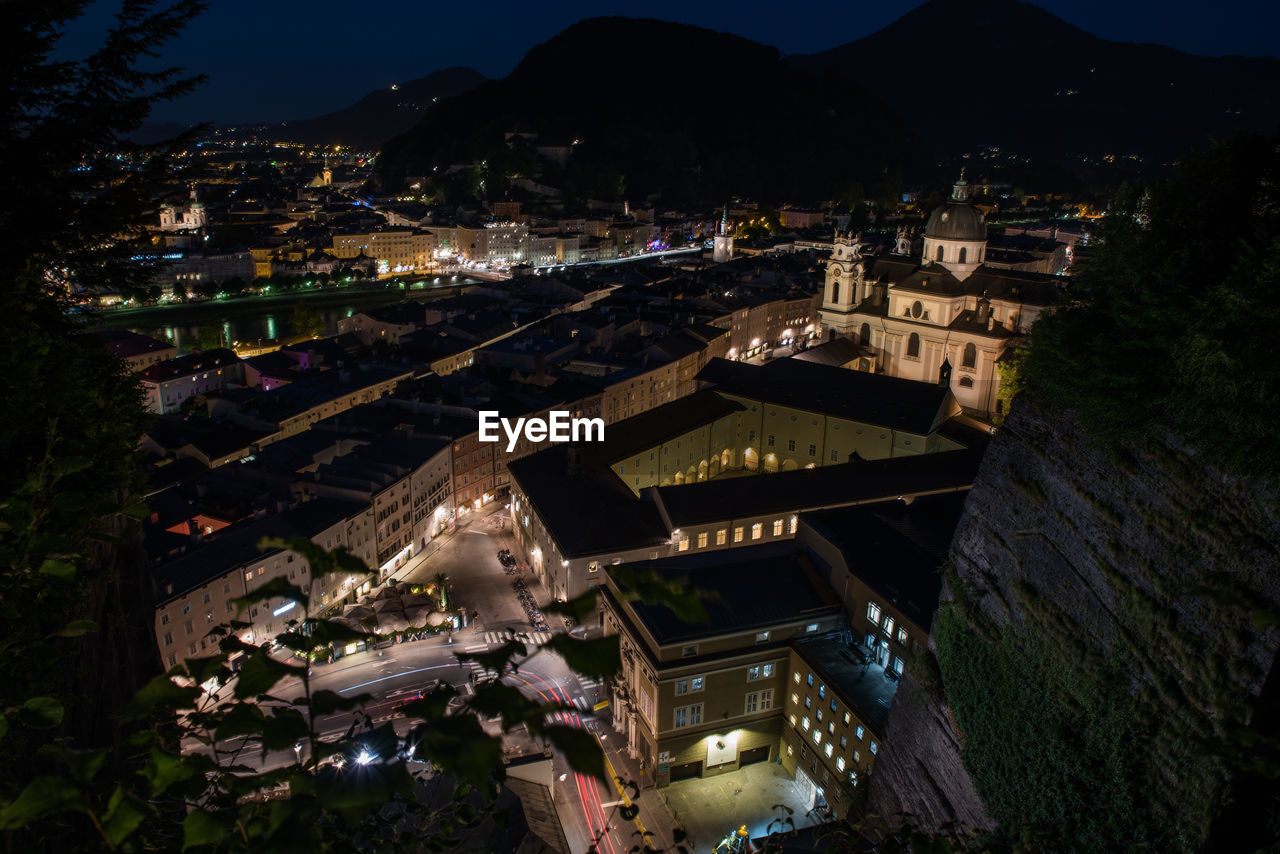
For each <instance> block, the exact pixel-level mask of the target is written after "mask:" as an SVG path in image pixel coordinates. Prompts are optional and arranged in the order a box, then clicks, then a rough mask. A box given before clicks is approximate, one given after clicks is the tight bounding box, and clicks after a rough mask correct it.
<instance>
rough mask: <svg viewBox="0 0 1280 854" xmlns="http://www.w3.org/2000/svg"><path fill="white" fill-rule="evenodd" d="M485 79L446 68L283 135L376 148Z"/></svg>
mask: <svg viewBox="0 0 1280 854" xmlns="http://www.w3.org/2000/svg"><path fill="white" fill-rule="evenodd" d="M486 79H487V78H486V77H485V76H484V75H483V74H481V73H480V72H479V71H476V70H475V69H474V68H444V69H441V70H440V71H436V72H433V73H432V74H428V75H427V76H426V77H420V78H418V79H417V80H410V81H409V82H408V83H400V84H398V85H397V86H396V88H395V89H392V88H390V87H388V88H386V89H378V90H377V91H375V92H370V93H369V94H368V95H365V96H364V97H363V98H361V99H360V100H359V101H356V102H355V103H354V104H352V105H351V106H349V107H345V108H343V109H341V110H338V111H337V112H333V113H326V114H325V115H323V116H316V117H315V118H311V119H301V120H299V121H293V122H285V123H283V124H281V126H280V133H281V134H282V135H283V136H284V137H285V138H288V139H293V140H296V141H298V142H311V143H340V144H343V145H353V146H357V147H368V148H376V147H377V146H378V145H379V144H381V143H382V142H383V141H384V140H387V139H390V138H391V137H393V136H395V135H396V134H400V133H404V132H405V131H406V130H408V129H409V128H411V127H413V126H414V124H416V123H417V121H418V120H419V119H421V118H422V114H423V112H424V111H425V110H426V109H427V108H428V107H430V106H431V105H432V104H433V103H436V102H437V99H439V100H443V99H445V98H451V97H453V96H454V95H458V94H460V93H462V92H466V91H467V90H468V89H472V88H474V87H475V86H477V85H478V84H480V83H482V82H483V81H484V80H486Z"/></svg>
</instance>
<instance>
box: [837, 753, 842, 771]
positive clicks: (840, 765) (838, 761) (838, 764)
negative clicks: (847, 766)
mask: <svg viewBox="0 0 1280 854" xmlns="http://www.w3.org/2000/svg"><path fill="white" fill-rule="evenodd" d="M836 770H837V771H843V770H844V757H843V756H837V757H836Z"/></svg>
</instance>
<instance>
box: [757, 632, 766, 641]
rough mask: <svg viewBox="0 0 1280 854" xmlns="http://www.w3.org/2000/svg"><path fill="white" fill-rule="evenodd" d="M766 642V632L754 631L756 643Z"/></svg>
mask: <svg viewBox="0 0 1280 854" xmlns="http://www.w3.org/2000/svg"><path fill="white" fill-rule="evenodd" d="M768 642H769V633H768V632H756V643H768Z"/></svg>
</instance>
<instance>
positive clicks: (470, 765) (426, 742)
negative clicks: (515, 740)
mask: <svg viewBox="0 0 1280 854" xmlns="http://www.w3.org/2000/svg"><path fill="white" fill-rule="evenodd" d="M409 740H410V743H416V744H417V751H418V753H419V754H421V755H422V756H425V757H426V758H427V759H428V760H429V761H431V762H432V763H433V764H434V765H436V767H438V768H439V769H440V770H441V771H442V772H443V773H444V774H446V775H450V776H452V777H454V778H456V779H458V780H462V781H464V782H467V783H470V784H471V785H473V786H475V787H477V788H480V789H485V788H488V787H489V786H490V784H491V781H493V780H495V779H497V780H501V779H502V778H503V776H505V773H506V772H505V770H504V769H503V765H502V739H501V738H495V737H493V736H491V735H489V734H488V733H486V732H485V731H484V729H482V728H481V726H480V722H479V721H477V720H476V718H475V716H474V715H449V716H448V717H440V718H434V719H429V720H428V723H426V724H423V725H420V726H417V727H414V729H413V730H411V731H410V734H409Z"/></svg>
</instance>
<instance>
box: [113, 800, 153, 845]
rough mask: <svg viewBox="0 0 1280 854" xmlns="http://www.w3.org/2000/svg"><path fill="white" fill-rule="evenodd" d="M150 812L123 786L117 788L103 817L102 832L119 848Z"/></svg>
mask: <svg viewBox="0 0 1280 854" xmlns="http://www.w3.org/2000/svg"><path fill="white" fill-rule="evenodd" d="M148 812H149V810H147V809H145V804H141V803H140V802H139V801H138V800H137V799H136V798H134V797H133V796H132V795H130V794H129V793H127V792H125V790H124V788H123V787H122V786H116V790H115V791H114V792H112V793H111V800H110V801H108V802H107V811H106V813H104V814H103V816H102V832H103V833H104V834H105V835H106V837H107V839H109V840H111V844H112V845H115V846H119V845H120V843H121V842H124V841H125V839H127V838H128V837H129V835H130V834H131V833H133V832H134V831H135V830H137V829H138V825H140V824H142V820H143V819H144V818H146V817H147V814H148Z"/></svg>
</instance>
